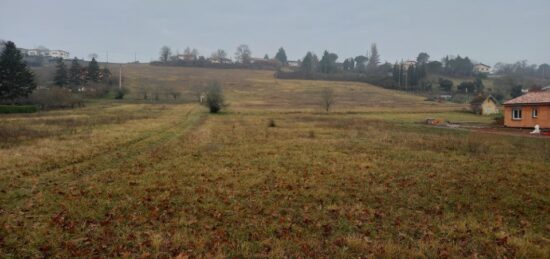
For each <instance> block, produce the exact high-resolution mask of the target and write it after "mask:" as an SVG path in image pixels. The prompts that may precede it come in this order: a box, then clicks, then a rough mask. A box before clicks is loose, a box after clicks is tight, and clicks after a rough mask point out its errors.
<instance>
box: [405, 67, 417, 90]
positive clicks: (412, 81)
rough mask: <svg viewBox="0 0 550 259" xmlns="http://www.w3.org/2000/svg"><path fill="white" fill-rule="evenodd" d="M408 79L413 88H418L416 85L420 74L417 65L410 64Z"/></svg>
mask: <svg viewBox="0 0 550 259" xmlns="http://www.w3.org/2000/svg"><path fill="white" fill-rule="evenodd" d="M407 81H408V82H407V84H408V85H409V86H410V87H411V88H413V89H414V88H416V86H417V85H418V74H417V71H416V66H412V65H410V66H409V67H408V68H407Z"/></svg>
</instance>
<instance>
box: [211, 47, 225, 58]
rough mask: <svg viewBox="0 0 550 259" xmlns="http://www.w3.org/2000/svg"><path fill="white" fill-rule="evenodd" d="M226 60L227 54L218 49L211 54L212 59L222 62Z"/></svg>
mask: <svg viewBox="0 0 550 259" xmlns="http://www.w3.org/2000/svg"><path fill="white" fill-rule="evenodd" d="M225 58H227V53H226V52H225V50H223V49H218V50H217V51H216V52H214V53H212V59H218V60H222V59H225Z"/></svg>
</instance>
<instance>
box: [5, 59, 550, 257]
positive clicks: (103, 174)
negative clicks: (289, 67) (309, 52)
mask: <svg viewBox="0 0 550 259" xmlns="http://www.w3.org/2000/svg"><path fill="white" fill-rule="evenodd" d="M124 71H125V76H126V81H125V83H126V85H127V86H128V87H129V88H131V89H132V90H133V91H137V89H139V88H140V87H154V88H157V87H158V88H162V87H178V88H179V89H181V91H182V92H183V96H182V99H181V100H180V101H179V102H178V103H166V102H164V103H163V102H162V101H160V102H152V101H143V100H136V101H133V100H125V101H123V102H115V101H109V100H99V101H94V102H91V103H89V104H88V105H87V107H85V108H81V109H75V110H58V111H49V112H40V113H35V114H24V115H13V114H12V115H0V137H1V138H0V257H47V256H55V257H74V256H80V257H98V256H99V257H160V258H168V257H174V256H180V258H186V257H188V256H189V257H302V258H303V257H321V258H323V257H325V258H345V257H392V258H395V257H457V258H459V257H460V258H461V257H473V258H479V257H523V258H548V257H549V256H550V248H549V247H550V216H549V215H550V189H549V186H550V175H549V174H548V172H549V168H550V141H549V140H545V139H538V138H521V137H509V136H500V135H493V134H487V133H480V132H470V131H465V130H454V129H441V128H435V127H429V126H426V125H423V124H421V123H419V122H421V121H423V120H424V119H425V118H444V119H446V120H451V121H453V122H476V123H491V122H492V118H490V117H480V116H475V115H472V114H469V113H465V112H462V111H461V110H462V109H464V108H465V107H463V106H460V105H451V104H441V103H432V102H424V101H423V99H424V98H422V97H418V96H413V95H408V94H404V93H401V92H395V91H390V90H385V89H381V88H378V87H374V86H370V85H367V84H359V83H342V82H317V81H293V80H290V81H282V80H276V79H274V78H273V75H272V73H271V72H269V71H246V70H213V69H198V68H166V67H150V66H147V65H127V66H125V67H124ZM212 80H218V81H220V82H221V84H222V85H223V86H224V90H225V93H226V96H227V99H228V103H229V105H230V106H229V107H228V110H227V111H225V112H224V113H222V114H218V115H210V114H208V113H207V109H206V108H204V107H201V106H199V105H198V104H196V103H194V102H191V100H193V99H194V98H193V97H192V95H191V93H190V92H191V89H192V87H193V85H197V84H204V83H207V82H209V81H212ZM325 87H330V88H333V89H334V90H335V92H336V101H335V106H334V110H333V111H332V112H330V113H324V112H322V111H321V108H320V107H319V105H318V103H319V99H320V92H321V89H323V88H325ZM271 120H272V121H273V122H274V127H270V126H269V124H270V123H269V122H270V121H271Z"/></svg>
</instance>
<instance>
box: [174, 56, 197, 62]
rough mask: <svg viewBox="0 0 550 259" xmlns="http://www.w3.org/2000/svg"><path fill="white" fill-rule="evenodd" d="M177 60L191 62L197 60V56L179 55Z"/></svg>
mask: <svg viewBox="0 0 550 259" xmlns="http://www.w3.org/2000/svg"><path fill="white" fill-rule="evenodd" d="M176 58H177V59H178V60H184V61H191V60H195V55H193V54H178V55H176Z"/></svg>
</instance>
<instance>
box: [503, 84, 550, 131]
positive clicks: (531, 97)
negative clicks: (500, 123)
mask: <svg viewBox="0 0 550 259" xmlns="http://www.w3.org/2000/svg"><path fill="white" fill-rule="evenodd" d="M504 125H505V126H506V127H513V128H533V127H535V125H539V126H540V127H541V128H545V129H549V128H550V91H539V92H528V93H526V94H524V95H522V96H520V97H517V98H514V99H512V100H509V101H506V102H504Z"/></svg>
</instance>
